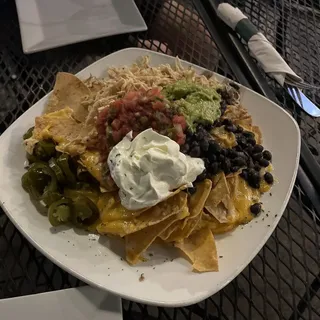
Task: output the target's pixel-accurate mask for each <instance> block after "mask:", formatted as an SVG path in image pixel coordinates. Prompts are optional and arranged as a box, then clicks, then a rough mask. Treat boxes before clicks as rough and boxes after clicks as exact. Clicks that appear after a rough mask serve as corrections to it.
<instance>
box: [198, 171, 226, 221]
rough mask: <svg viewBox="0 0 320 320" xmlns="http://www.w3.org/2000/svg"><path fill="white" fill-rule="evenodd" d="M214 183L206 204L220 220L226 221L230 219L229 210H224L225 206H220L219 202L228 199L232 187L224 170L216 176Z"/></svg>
mask: <svg viewBox="0 0 320 320" xmlns="http://www.w3.org/2000/svg"><path fill="white" fill-rule="evenodd" d="M213 185H214V186H213V188H212V189H211V191H210V193H209V196H208V198H207V200H206V203H205V205H204V206H205V208H206V209H207V210H208V211H209V212H210V213H211V214H212V215H213V216H214V217H215V218H216V219H217V220H218V221H220V222H221V223H224V222H227V221H228V220H227V213H228V211H227V210H223V207H222V206H221V205H220V206H219V204H220V203H221V202H223V201H228V199H229V197H230V189H229V186H228V183H227V180H226V176H225V174H224V173H223V172H222V173H219V174H218V175H217V176H216V177H214V180H213ZM223 206H224V204H223Z"/></svg>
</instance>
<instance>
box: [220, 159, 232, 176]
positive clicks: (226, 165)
mask: <svg viewBox="0 0 320 320" xmlns="http://www.w3.org/2000/svg"><path fill="white" fill-rule="evenodd" d="M221 167H222V170H223V171H224V172H225V174H228V173H230V169H231V161H230V160H229V159H228V158H226V159H225V160H224V162H222V163H221Z"/></svg>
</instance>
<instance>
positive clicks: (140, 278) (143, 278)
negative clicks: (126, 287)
mask: <svg viewBox="0 0 320 320" xmlns="http://www.w3.org/2000/svg"><path fill="white" fill-rule="evenodd" d="M144 280H145V277H144V273H141V274H140V277H139V281H140V282H142V281H144Z"/></svg>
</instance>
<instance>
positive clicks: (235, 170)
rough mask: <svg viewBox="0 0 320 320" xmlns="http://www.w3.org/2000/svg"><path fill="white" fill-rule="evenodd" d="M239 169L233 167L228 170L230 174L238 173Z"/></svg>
mask: <svg viewBox="0 0 320 320" xmlns="http://www.w3.org/2000/svg"><path fill="white" fill-rule="evenodd" d="M239 169H240V167H237V166H233V167H231V168H230V171H231V172H237V171H239Z"/></svg>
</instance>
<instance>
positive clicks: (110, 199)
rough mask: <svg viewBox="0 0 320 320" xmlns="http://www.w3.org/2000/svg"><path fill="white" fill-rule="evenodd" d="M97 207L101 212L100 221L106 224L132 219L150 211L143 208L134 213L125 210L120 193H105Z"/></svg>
mask: <svg viewBox="0 0 320 320" xmlns="http://www.w3.org/2000/svg"><path fill="white" fill-rule="evenodd" d="M97 206H98V209H99V212H100V220H101V222H105V223H107V222H111V221H115V220H128V219H132V218H134V217H137V216H139V215H140V214H141V213H142V212H144V211H146V210H148V209H149V208H143V209H140V210H136V211H133V210H129V209H127V208H125V207H124V206H123V205H121V201H120V198H119V195H118V191H116V192H107V193H103V194H102V195H101V196H100V198H99V201H98V204H97Z"/></svg>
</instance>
